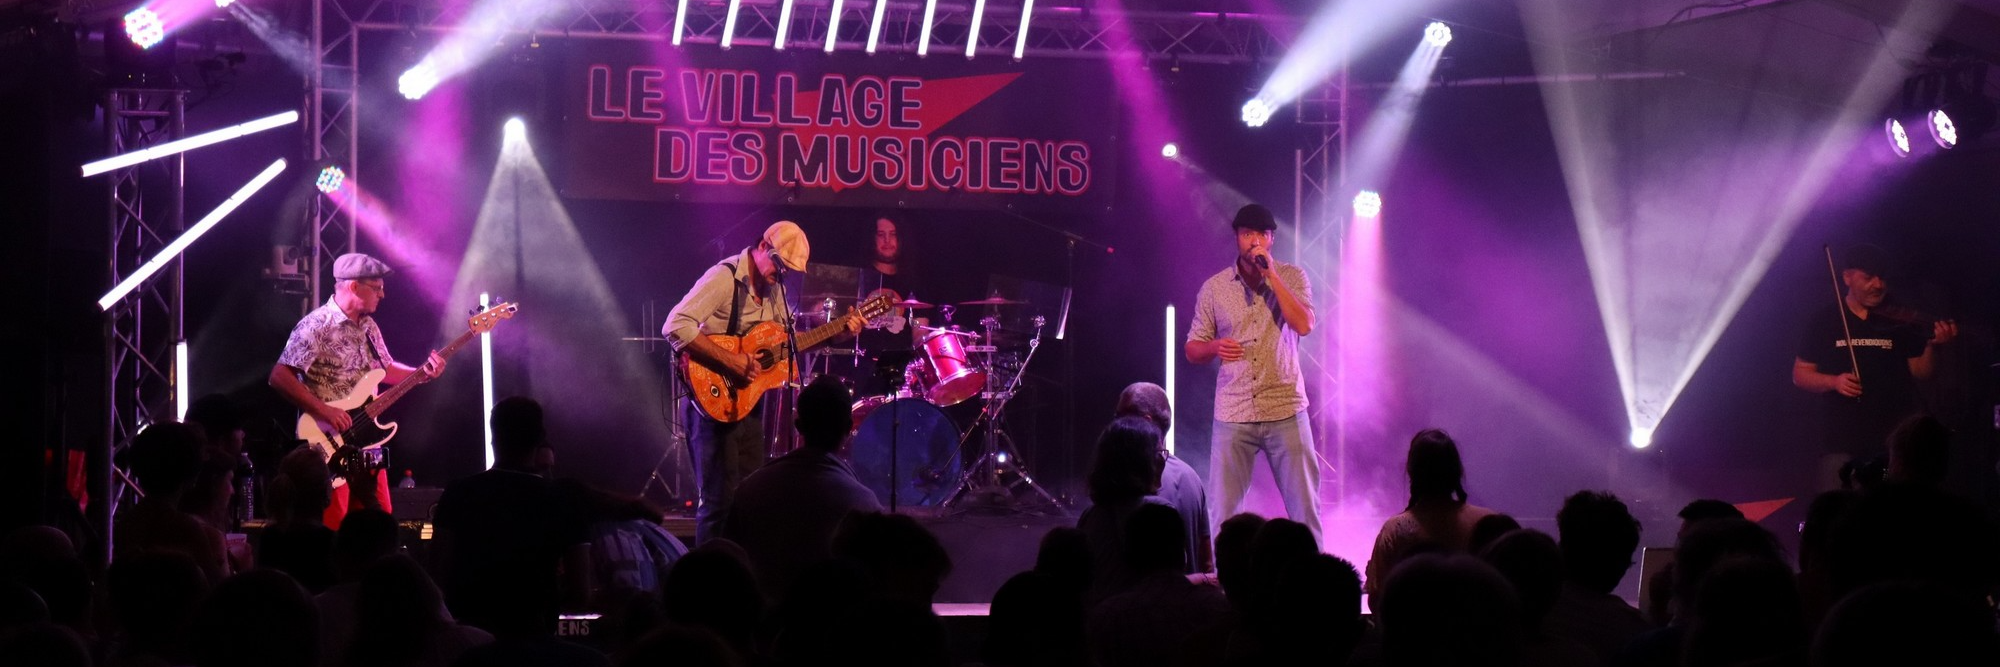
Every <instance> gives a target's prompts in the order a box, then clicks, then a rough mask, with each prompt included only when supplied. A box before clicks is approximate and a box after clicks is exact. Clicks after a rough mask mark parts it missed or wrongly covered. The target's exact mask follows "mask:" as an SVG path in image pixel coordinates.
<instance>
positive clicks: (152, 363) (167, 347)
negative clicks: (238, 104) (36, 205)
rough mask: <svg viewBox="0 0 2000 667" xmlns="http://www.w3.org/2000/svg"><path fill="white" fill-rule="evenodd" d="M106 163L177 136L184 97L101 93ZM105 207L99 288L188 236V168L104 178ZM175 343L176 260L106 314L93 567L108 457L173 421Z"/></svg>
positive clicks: (106, 540) (106, 529) (103, 540)
mask: <svg viewBox="0 0 2000 667" xmlns="http://www.w3.org/2000/svg"><path fill="white" fill-rule="evenodd" d="M101 104H102V105H103V107H104V140H105V148H106V151H105V154H106V155H122V154H125V153H129V152H132V151H136V150H140V149H143V148H147V147H150V146H155V145H158V144H163V143H166V142H169V141H173V140H176V139H180V138H182V137H183V136H185V134H186V131H187V126H186V118H185V116H186V110H187V91H184V90H172V89H139V88H115V89H112V90H109V91H106V92H105V95H104V99H103V100H102V102H101ZM106 177H107V179H108V180H109V188H108V191H107V197H108V199H109V201H110V206H109V209H108V217H107V223H108V227H107V230H106V231H107V232H108V234H107V237H106V242H107V248H106V250H107V252H106V254H105V258H106V260H107V261H106V266H105V268H106V276H105V277H106V278H107V280H106V282H105V285H106V286H110V285H117V284H118V283H119V281H122V280H124V279H125V277H126V276H128V275H131V273H132V272H133V271H135V270H137V269H138V268H139V267H140V266H141V265H142V264H144V263H145V262H146V260H148V259H150V258H151V257H152V256H153V255H155V254H157V253H159V252H160V250H161V249H163V248H164V247H165V246H166V245H167V244H168V243H171V242H172V241H173V240H174V239H175V238H176V237H178V236H180V233H181V232H182V231H183V230H184V229H186V220H185V218H184V215H185V208H186V201H185V196H186V185H187V162H186V160H185V156H184V155H173V156H169V157H166V158H163V159H158V160H151V161H147V162H142V163H139V164H136V165H133V166H130V167H126V168H123V169H118V170H116V171H112V172H110V173H109V174H107V175H106ZM182 339H183V332H182V319H181V260H180V259H179V258H176V259H174V260H173V262H172V263H170V264H168V265H167V266H166V268H165V269H164V270H162V271H161V272H160V273H158V274H156V275H155V276H154V277H153V278H152V279H150V280H147V281H145V282H143V283H141V284H140V285H139V286H138V288H136V289H134V290H132V291H131V292H130V293H128V294H126V295H125V296H124V298H122V299H120V300H119V301H118V302H116V303H113V304H112V305H111V308H110V309H108V310H106V311H105V312H104V386H105V392H106V396H105V408H106V411H105V418H104V433H103V441H102V442H101V443H99V445H98V446H97V447H95V448H93V449H92V450H91V452H90V457H89V462H88V467H89V470H90V475H89V481H88V493H89V496H90V505H89V514H88V517H87V518H88V519H89V522H90V528H91V531H92V535H93V537H95V538H97V539H96V540H95V542H96V543H95V544H92V545H90V547H89V548H90V549H91V553H90V556H91V557H92V559H93V561H92V562H93V563H94V564H96V565H97V566H99V567H103V566H106V565H108V564H109V563H110V562H111V539H112V534H111V521H112V516H113V514H114V512H115V511H116V508H117V504H118V501H117V499H118V497H119V496H120V493H119V491H120V490H122V487H120V486H117V485H116V484H115V483H114V481H113V476H114V475H117V474H118V473H117V471H116V469H115V467H114V466H113V464H112V456H113V454H114V453H116V452H118V451H120V450H122V449H124V448H125V447H126V446H127V445H130V444H131V442H132V438H133V437H134V436H136V435H138V434H139V431H140V430H141V429H143V428H145V427H146V425H147V424H150V423H152V422H154V421H158V420H162V419H178V418H179V417H180V415H178V414H175V412H174V396H175V390H176V389H177V387H176V386H175V385H174V383H175V378H176V377H178V373H177V372H176V371H177V370H178V369H176V368H175V366H174V365H175V363H176V360H175V354H174V350H175V346H176V344H177V343H179V342H180V341H181V340H182Z"/></svg>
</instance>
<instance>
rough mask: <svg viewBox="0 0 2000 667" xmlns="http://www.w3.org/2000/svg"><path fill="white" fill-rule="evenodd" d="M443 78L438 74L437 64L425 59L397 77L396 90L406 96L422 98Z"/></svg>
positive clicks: (415, 98)
mask: <svg viewBox="0 0 2000 667" xmlns="http://www.w3.org/2000/svg"><path fill="white" fill-rule="evenodd" d="M441 80H442V79H441V78H439V76H438V70H437V66H436V65H432V64H431V63H430V61H429V60H425V61H424V62H420V63H417V66H416V67H412V68H410V71H407V72H404V73H403V76H401V77H398V78H397V79H396V90H397V92H400V93H402V94H403V97H405V98H408V99H412V100H421V99H423V98H424V95H426V94H428V93H430V92H431V89H432V88H436V87H437V85H438V82H439V81H441Z"/></svg>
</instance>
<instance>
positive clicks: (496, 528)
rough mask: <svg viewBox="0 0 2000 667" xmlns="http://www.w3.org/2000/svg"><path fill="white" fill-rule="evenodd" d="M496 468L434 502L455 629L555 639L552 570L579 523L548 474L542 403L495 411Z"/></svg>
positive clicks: (577, 534)
mask: <svg viewBox="0 0 2000 667" xmlns="http://www.w3.org/2000/svg"><path fill="white" fill-rule="evenodd" d="M491 421H492V427H493V450H494V465H493V468H492V469H490V470H487V471H485V472H481V473H477V474H474V475H472V476H469V477H466V478H463V479H459V480H457V481H454V482H452V483H451V484H450V485H449V486H447V487H445V490H444V494H443V495H441V496H439V497H438V505H437V518H436V521H435V531H436V532H435V538H434V539H433V541H432V544H431V550H432V553H433V554H434V558H435V559H436V560H435V562H437V563H438V566H437V569H436V571H435V574H436V575H437V579H438V583H439V584H441V586H440V587H441V588H442V589H443V590H444V596H445V603H446V605H447V606H448V607H449V608H450V609H451V613H452V614H453V615H454V616H455V617H457V618H458V620H460V621H461V622H464V623H466V624H469V625H473V626H475V627H478V628H480V629H482V630H485V631H487V632H490V633H493V635H494V636H495V637H499V638H503V639H504V638H512V637H524V638H542V637H548V636H551V635H553V634H554V632H555V626H556V623H555V618H556V608H557V600H556V576H557V571H556V568H557V564H558V562H559V561H560V560H561V559H562V557H563V554H564V552H565V551H566V550H567V549H568V548H569V547H570V546H571V545H573V544H576V543H578V542H579V541H581V540H582V539H583V526H581V525H579V524H578V523H577V522H576V521H574V520H573V519H574V516H573V515H574V512H572V511H571V510H570V508H567V507H565V506H564V504H563V503H562V501H561V498H560V496H559V495H558V494H557V493H555V490H554V487H553V486H552V484H551V483H550V482H549V480H548V478H547V477H545V476H544V475H546V474H547V473H548V471H549V467H550V466H551V465H553V463H554V458H555V457H554V449H553V448H551V447H550V445H549V442H548V437H547V431H546V429H545V427H544V425H543V415H542V406H541V404H540V403H537V402H535V400H534V399H531V398H526V397H522V396H514V397H509V398H506V399H503V400H501V401H500V402H499V403H496V404H494V406H493V413H492V418H491Z"/></svg>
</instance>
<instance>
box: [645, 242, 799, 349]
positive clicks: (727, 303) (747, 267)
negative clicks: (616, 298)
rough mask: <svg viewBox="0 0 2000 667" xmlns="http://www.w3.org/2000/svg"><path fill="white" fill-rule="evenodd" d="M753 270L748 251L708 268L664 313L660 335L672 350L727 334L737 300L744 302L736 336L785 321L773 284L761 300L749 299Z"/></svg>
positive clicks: (766, 287)
mask: <svg viewBox="0 0 2000 667" xmlns="http://www.w3.org/2000/svg"><path fill="white" fill-rule="evenodd" d="M755 270H756V265H755V264H752V263H751V260H750V251H748V250H745V251H743V252H741V253H738V254H737V255H736V256H734V257H731V258H729V259H725V260H722V261H720V262H716V263H715V266H711V267H708V272H707V273H703V274H701V279H700V280H696V281H694V287H692V288H690V289H688V293H687V296H684V297H681V302H680V303H678V304H675V305H674V309H673V310H671V311H668V312H667V321H666V323H665V324H664V325H662V326H661V327H660V334H661V335H663V336H666V337H667V339H668V341H669V343H670V344H671V345H673V346H674V349H675V350H681V349H684V348H686V347H687V345H688V344H689V343H692V342H694V337H695V336H700V335H711V334H720V333H729V310H730V308H731V307H732V305H733V303H734V302H735V301H736V300H741V301H742V303H743V310H742V312H741V313H739V318H738V320H737V322H736V326H737V331H736V333H738V334H741V333H743V332H744V331H748V330H750V326H751V325H754V324H757V323H759V322H784V321H785V320H786V317H785V314H786V308H785V302H784V300H783V299H779V298H777V294H778V287H777V286H776V285H767V286H765V288H764V293H763V294H762V295H760V296H761V297H762V298H761V299H752V298H750V295H751V292H750V272H751V271H755ZM732 287H734V289H731V288H732Z"/></svg>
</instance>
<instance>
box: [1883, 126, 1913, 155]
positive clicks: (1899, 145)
mask: <svg viewBox="0 0 2000 667" xmlns="http://www.w3.org/2000/svg"><path fill="white" fill-rule="evenodd" d="M1882 133H1883V134H1885V135H1888V137H1889V151H1890V152H1893V153H1895V154H1896V157H1909V156H1910V133H1909V132H1907V131H1904V130H1903V122H1902V121H1899V120H1896V119H1894V118H1891V119H1889V120H1888V122H1885V123H1883V124H1882Z"/></svg>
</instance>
